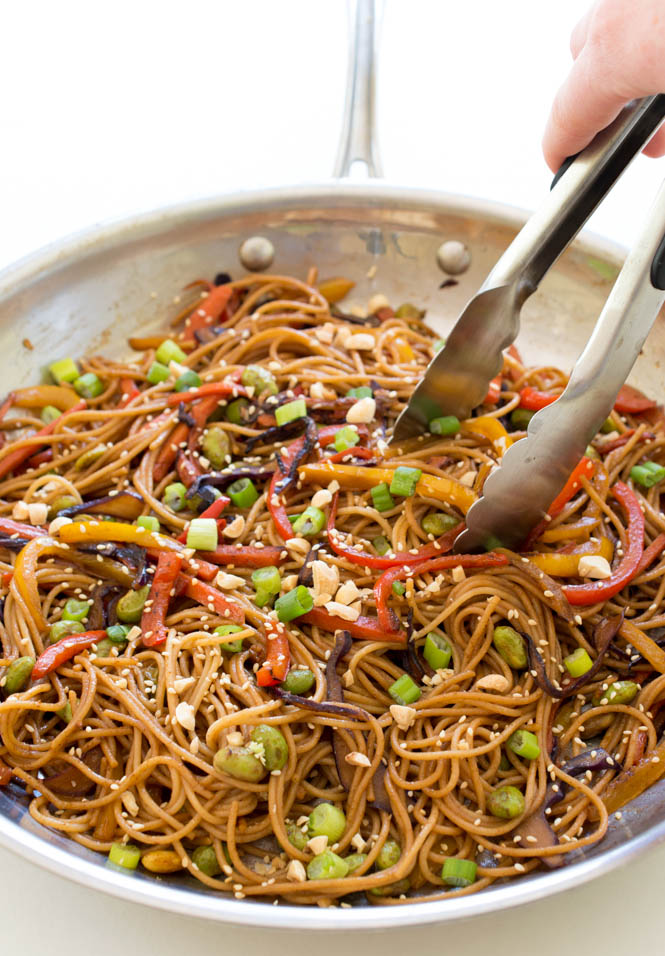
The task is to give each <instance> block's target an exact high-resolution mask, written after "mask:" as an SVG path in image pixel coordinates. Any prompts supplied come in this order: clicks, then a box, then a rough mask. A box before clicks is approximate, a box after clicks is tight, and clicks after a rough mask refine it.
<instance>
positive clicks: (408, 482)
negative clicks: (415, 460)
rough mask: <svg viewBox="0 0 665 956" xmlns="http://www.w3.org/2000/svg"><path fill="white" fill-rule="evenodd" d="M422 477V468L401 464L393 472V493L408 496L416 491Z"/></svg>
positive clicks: (391, 489) (391, 486)
mask: <svg viewBox="0 0 665 956" xmlns="http://www.w3.org/2000/svg"><path fill="white" fill-rule="evenodd" d="M421 477H422V471H421V470H420V468H408V467H407V466H406V465H400V466H399V468H396V469H395V471H394V472H393V480H392V481H391V482H390V493H391V495H401V496H402V497H403V498H408V497H410V496H411V495H413V494H414V493H415V490H416V485H417V484H418V482H419V481H420V479H421Z"/></svg>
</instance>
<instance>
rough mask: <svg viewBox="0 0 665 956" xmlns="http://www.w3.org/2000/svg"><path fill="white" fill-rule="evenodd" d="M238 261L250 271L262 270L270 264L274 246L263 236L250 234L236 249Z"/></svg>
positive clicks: (273, 255)
mask: <svg viewBox="0 0 665 956" xmlns="http://www.w3.org/2000/svg"><path fill="white" fill-rule="evenodd" d="M238 256H239V258H240V261H241V262H242V264H243V265H244V267H245V269H249V271H250V272H262V271H263V270H264V269H267V268H268V267H269V266H271V265H272V261H273V259H274V258H275V247H274V246H273V244H272V242H271V241H270V239H266V238H265V236H250V237H249V239H245V241H244V242H243V243H242V245H241V246H240V249H239V250H238Z"/></svg>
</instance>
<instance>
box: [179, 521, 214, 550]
mask: <svg viewBox="0 0 665 956" xmlns="http://www.w3.org/2000/svg"><path fill="white" fill-rule="evenodd" d="M217 541H218V534H217V522H216V521H215V519H214V518H192V520H191V521H190V522H189V527H188V528H187V547H188V548H194V550H195V551H214V550H215V549H216V547H217Z"/></svg>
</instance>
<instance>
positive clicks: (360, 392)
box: [346, 385, 374, 398]
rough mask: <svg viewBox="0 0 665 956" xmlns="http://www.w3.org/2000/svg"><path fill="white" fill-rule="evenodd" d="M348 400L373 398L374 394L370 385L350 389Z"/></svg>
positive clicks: (347, 395)
mask: <svg viewBox="0 0 665 956" xmlns="http://www.w3.org/2000/svg"><path fill="white" fill-rule="evenodd" d="M346 397H347V398H373V397H374V392H373V391H372V389H371V388H370V387H369V385H360V386H359V387H358V388H350V389H349V390H348V392H347V393H346Z"/></svg>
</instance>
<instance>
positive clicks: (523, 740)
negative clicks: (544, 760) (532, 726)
mask: <svg viewBox="0 0 665 956" xmlns="http://www.w3.org/2000/svg"><path fill="white" fill-rule="evenodd" d="M507 745H508V747H510V749H511V750H512V752H513V753H515V754H517V756H518V757H524V759H525V760H535V759H536V758H537V757H539V756H540V746H539V744H538V738H537V737H536V735H535V734H532V733H531V731H530V730H516V731H515V732H514V733H512V734H511V735H510V737H509V738H508V741H507Z"/></svg>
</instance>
